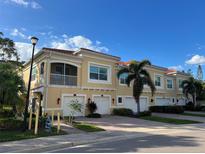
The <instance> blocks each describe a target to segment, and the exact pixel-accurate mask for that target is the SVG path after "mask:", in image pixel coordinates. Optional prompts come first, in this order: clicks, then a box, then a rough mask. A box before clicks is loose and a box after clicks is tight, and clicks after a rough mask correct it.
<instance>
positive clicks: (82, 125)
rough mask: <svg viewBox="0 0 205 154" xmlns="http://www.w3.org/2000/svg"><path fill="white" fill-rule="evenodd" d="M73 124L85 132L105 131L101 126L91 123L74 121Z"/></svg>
mask: <svg viewBox="0 0 205 154" xmlns="http://www.w3.org/2000/svg"><path fill="white" fill-rule="evenodd" d="M73 126H74V127H75V128H78V129H80V130H82V131H85V132H98V131H105V130H104V129H102V128H99V127H97V126H94V125H91V124H87V123H83V122H82V123H81V122H75V123H73Z"/></svg>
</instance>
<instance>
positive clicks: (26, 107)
mask: <svg viewBox="0 0 205 154" xmlns="http://www.w3.org/2000/svg"><path fill="white" fill-rule="evenodd" d="M37 42H38V38H36V37H31V43H32V45H33V51H32V58H31V65H30V74H29V80H28V90H27V95H26V104H25V110H24V128H23V130H24V131H25V130H26V129H27V115H28V105H29V95H30V89H31V76H32V70H33V57H34V50H35V46H36V43H37Z"/></svg>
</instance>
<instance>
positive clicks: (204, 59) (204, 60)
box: [186, 55, 205, 65]
mask: <svg viewBox="0 0 205 154" xmlns="http://www.w3.org/2000/svg"><path fill="white" fill-rule="evenodd" d="M186 64H190V65H194V64H205V56H200V55H194V56H192V58H191V59H189V60H187V61H186Z"/></svg>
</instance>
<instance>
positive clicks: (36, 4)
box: [30, 1, 41, 9]
mask: <svg viewBox="0 0 205 154" xmlns="http://www.w3.org/2000/svg"><path fill="white" fill-rule="evenodd" d="M30 4H31V7H32V8H33V9H40V8H41V5H40V4H38V3H37V2H35V1H33V2H31V3H30Z"/></svg>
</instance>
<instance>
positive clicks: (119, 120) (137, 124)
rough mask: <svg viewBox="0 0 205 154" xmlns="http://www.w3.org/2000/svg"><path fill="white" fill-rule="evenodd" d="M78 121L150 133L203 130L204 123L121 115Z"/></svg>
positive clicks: (108, 129)
mask: <svg viewBox="0 0 205 154" xmlns="http://www.w3.org/2000/svg"><path fill="white" fill-rule="evenodd" d="M76 120H78V121H85V122H87V123H91V124H94V125H97V126H98V127H101V128H103V129H105V130H107V131H115V132H116V131H118V132H127V133H128V132H130V133H135V132H136V133H139V132H144V133H147V132H148V133H150V132H160V131H164V132H168V131H169V132H170V131H171V130H172V131H176V130H177V131H180V130H185V129H187V130H194V129H202V130H205V127H204V123H202V124H189V125H174V124H166V123H161V122H154V121H148V120H142V119H138V118H130V117H122V116H104V117H102V118H78V119H76Z"/></svg>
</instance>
